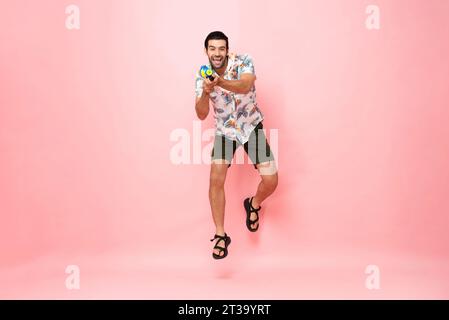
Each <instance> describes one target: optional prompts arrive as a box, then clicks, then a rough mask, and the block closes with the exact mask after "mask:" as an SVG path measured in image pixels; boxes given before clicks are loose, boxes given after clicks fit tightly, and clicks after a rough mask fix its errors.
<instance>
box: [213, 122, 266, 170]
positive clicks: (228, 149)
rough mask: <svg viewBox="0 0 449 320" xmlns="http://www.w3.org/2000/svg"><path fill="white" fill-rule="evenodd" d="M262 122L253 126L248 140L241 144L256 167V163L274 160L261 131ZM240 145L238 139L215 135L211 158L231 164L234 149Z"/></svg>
mask: <svg viewBox="0 0 449 320" xmlns="http://www.w3.org/2000/svg"><path fill="white" fill-rule="evenodd" d="M262 129H263V124H262V122H259V124H258V125H257V126H256V127H255V128H254V130H253V132H251V134H250V136H249V140H248V141H247V142H246V143H245V144H243V148H244V149H245V152H246V153H247V154H248V157H249V158H250V159H251V161H252V162H253V164H254V168H256V169H257V165H258V164H260V163H264V162H269V161H274V156H273V153H272V152H271V149H270V145H269V144H268V141H267V138H266V136H265V133H264V132H263V130H262ZM239 146H241V143H240V142H238V141H233V140H230V139H228V138H226V137H225V136H222V135H215V141H214V147H213V149H212V161H213V160H226V162H227V163H229V165H228V167H230V166H231V161H232V159H233V158H234V154H235V151H236V150H237V148H238V147H239Z"/></svg>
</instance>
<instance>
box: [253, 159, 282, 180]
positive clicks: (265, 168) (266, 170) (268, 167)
mask: <svg viewBox="0 0 449 320" xmlns="http://www.w3.org/2000/svg"><path fill="white" fill-rule="evenodd" d="M257 170H258V171H259V174H260V176H261V177H262V178H264V177H265V176H267V177H270V176H272V177H271V178H269V179H271V180H277V171H278V170H277V167H276V162H275V161H274V160H271V161H268V162H262V163H259V164H258V165H257ZM273 176H276V177H273Z"/></svg>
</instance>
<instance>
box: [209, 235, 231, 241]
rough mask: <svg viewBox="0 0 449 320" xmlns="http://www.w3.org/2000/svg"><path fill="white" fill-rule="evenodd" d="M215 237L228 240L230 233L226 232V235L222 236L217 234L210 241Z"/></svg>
mask: <svg viewBox="0 0 449 320" xmlns="http://www.w3.org/2000/svg"><path fill="white" fill-rule="evenodd" d="M215 239H220V240H224V241H225V242H226V240H227V239H228V235H227V234H226V233H225V235H224V236H220V235H218V234H216V235H215V236H214V238H213V239H210V241H214V240H215ZM217 242H219V241H217Z"/></svg>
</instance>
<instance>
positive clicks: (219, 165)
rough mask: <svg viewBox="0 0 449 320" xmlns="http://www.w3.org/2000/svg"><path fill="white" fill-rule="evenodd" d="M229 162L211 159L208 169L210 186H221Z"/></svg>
mask: <svg viewBox="0 0 449 320" xmlns="http://www.w3.org/2000/svg"><path fill="white" fill-rule="evenodd" d="M228 165H229V163H228V162H227V161H226V160H213V161H212V164H211V166H212V167H211V171H210V187H219V188H221V187H223V186H224V183H225V180H226V172H227V169H228Z"/></svg>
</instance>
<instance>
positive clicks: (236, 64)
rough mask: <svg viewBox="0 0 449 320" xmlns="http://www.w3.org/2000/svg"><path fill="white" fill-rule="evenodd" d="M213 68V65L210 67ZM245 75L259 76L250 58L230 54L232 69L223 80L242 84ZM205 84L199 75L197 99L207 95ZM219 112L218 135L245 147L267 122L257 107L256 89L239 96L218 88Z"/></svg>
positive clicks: (215, 102)
mask: <svg viewBox="0 0 449 320" xmlns="http://www.w3.org/2000/svg"><path fill="white" fill-rule="evenodd" d="M208 66H209V68H210V67H211V66H210V64H209V65H208ZM243 73H251V74H254V75H255V71H254V63H253V60H252V58H251V56H249V55H248V54H241V55H238V54H234V53H230V54H229V59H228V66H227V68H226V71H225V73H224V74H223V78H224V79H226V80H240V75H241V74H243ZM203 82H204V79H203V78H202V77H201V75H200V73H199V71H198V72H197V74H196V79H195V93H196V96H197V97H201V95H202V94H203ZM210 101H211V102H212V105H213V108H214V112H215V127H216V134H217V135H221V136H225V137H227V138H229V139H230V140H235V141H238V142H240V143H241V144H244V143H246V142H247V141H248V140H249V136H250V134H251V132H252V131H253V130H254V128H255V127H256V126H257V125H258V124H259V122H261V121H262V120H263V114H262V112H261V111H260V109H259V108H258V106H257V102H256V88H255V86H253V87H252V88H251V89H250V91H249V92H248V93H246V94H239V93H234V92H231V91H228V90H226V89H223V88H221V87H219V86H215V88H214V91H213V92H211V94H210Z"/></svg>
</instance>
